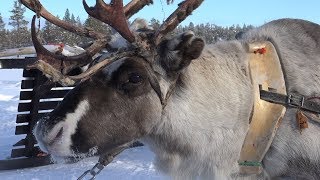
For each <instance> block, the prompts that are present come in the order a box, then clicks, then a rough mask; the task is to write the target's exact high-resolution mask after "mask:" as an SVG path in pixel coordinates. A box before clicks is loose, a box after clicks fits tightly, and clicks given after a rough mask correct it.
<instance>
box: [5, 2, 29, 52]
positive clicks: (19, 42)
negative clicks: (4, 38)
mask: <svg viewBox="0 0 320 180" xmlns="http://www.w3.org/2000/svg"><path fill="white" fill-rule="evenodd" d="M25 11H26V8H25V7H22V4H21V3H20V2H18V1H14V6H13V9H12V10H11V11H10V12H11V13H12V16H10V22H9V25H10V26H12V27H13V30H12V31H11V38H10V40H11V41H12V43H13V44H15V45H16V46H18V47H20V46H26V45H30V44H31V39H30V33H29V31H28V28H27V25H28V23H29V22H28V21H26V20H25V19H24V15H23V14H24V13H25Z"/></svg>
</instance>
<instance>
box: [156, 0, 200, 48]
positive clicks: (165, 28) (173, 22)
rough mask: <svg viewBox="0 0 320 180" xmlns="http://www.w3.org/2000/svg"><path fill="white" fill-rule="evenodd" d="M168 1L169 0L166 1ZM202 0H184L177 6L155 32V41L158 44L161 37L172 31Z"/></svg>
mask: <svg viewBox="0 0 320 180" xmlns="http://www.w3.org/2000/svg"><path fill="white" fill-rule="evenodd" d="M168 2H170V0H169V1H168ZM202 2H203V0H185V1H184V2H182V3H180V4H179V5H178V6H179V7H178V8H177V9H176V10H175V11H174V12H173V13H172V14H171V15H170V16H169V17H168V18H167V19H166V20H165V22H164V23H163V24H162V25H161V26H160V28H159V30H158V31H157V32H156V33H155V38H156V39H155V43H156V44H159V43H160V41H161V39H162V38H163V37H164V36H165V35H166V34H167V33H168V32H170V31H173V30H174V29H175V28H176V27H177V26H178V25H179V24H180V23H181V22H182V21H183V20H185V19H186V17H188V16H189V15H190V14H191V13H192V11H194V10H195V9H197V8H198V7H199V6H200V4H201V3H202Z"/></svg>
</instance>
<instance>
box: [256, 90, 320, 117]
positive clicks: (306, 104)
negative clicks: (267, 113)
mask: <svg viewBox="0 0 320 180" xmlns="http://www.w3.org/2000/svg"><path fill="white" fill-rule="evenodd" d="M260 99H263V100H265V101H268V102H271V103H276V104H281V105H284V106H287V107H294V108H300V109H301V110H304V111H308V112H311V113H317V114H320V104H319V103H316V102H314V101H311V100H308V99H307V98H305V97H304V96H301V95H293V94H289V95H284V94H279V93H275V92H270V91H265V90H260Z"/></svg>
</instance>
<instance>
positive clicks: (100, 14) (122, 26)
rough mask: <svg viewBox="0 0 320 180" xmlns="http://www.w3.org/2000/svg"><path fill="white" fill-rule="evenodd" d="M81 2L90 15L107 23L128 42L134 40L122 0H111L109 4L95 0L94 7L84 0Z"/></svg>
mask: <svg viewBox="0 0 320 180" xmlns="http://www.w3.org/2000/svg"><path fill="white" fill-rule="evenodd" d="M82 3H83V6H84V9H85V10H86V11H87V13H88V14H89V15H90V16H92V17H94V18H96V19H99V20H100V21H102V22H105V23H107V24H109V25H110V26H111V27H113V28H114V29H115V30H116V31H118V32H119V34H120V35H121V36H122V37H123V38H125V39H126V40H127V41H129V42H130V43H132V42H134V40H135V37H134V35H133V33H132V32H131V31H130V29H129V27H128V24H127V19H126V16H125V13H124V7H123V2H122V0H111V2H110V5H109V4H106V3H105V2H104V1H103V0H96V5H95V6H94V7H89V6H88V4H87V3H86V1H85V0H83V1H82Z"/></svg>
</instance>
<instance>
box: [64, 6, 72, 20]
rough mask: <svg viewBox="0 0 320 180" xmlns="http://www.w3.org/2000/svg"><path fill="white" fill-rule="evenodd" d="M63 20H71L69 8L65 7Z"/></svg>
mask: <svg viewBox="0 0 320 180" xmlns="http://www.w3.org/2000/svg"><path fill="white" fill-rule="evenodd" d="M63 20H64V21H66V22H70V21H71V17H70V12H69V9H66V12H65V13H64V17H63Z"/></svg>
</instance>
